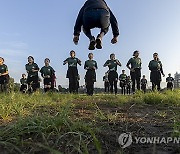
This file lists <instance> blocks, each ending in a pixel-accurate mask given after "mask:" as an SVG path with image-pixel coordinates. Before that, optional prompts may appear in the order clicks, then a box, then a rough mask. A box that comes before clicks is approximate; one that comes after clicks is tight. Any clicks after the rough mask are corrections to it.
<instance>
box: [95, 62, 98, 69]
mask: <svg viewBox="0 0 180 154" xmlns="http://www.w3.org/2000/svg"><path fill="white" fill-rule="evenodd" d="M95 67H96V69H98V66H97V62H96V61H95Z"/></svg>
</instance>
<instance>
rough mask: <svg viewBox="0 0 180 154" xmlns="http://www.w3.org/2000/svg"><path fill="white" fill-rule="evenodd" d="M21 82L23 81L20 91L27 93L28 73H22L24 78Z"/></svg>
mask: <svg viewBox="0 0 180 154" xmlns="http://www.w3.org/2000/svg"><path fill="white" fill-rule="evenodd" d="M20 83H21V87H20V91H21V92H22V93H26V91H27V78H26V74H22V78H21V79H20Z"/></svg>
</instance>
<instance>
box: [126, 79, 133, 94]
mask: <svg viewBox="0 0 180 154" xmlns="http://www.w3.org/2000/svg"><path fill="white" fill-rule="evenodd" d="M131 83H132V81H131V77H130V76H127V79H126V92H127V94H128V95H130V94H131Z"/></svg>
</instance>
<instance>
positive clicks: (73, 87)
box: [63, 50, 81, 93]
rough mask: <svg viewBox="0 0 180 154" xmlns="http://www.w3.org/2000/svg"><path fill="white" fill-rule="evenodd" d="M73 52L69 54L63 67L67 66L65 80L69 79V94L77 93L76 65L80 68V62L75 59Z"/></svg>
mask: <svg viewBox="0 0 180 154" xmlns="http://www.w3.org/2000/svg"><path fill="white" fill-rule="evenodd" d="M75 56H76V53H75V51H73V50H72V51H71V52H70V57H69V58H67V59H66V60H65V61H64V63H63V65H65V64H68V70H67V75H66V78H68V79H69V92H70V93H78V69H77V64H79V65H80V66H81V61H80V60H79V59H78V58H76V57H75Z"/></svg>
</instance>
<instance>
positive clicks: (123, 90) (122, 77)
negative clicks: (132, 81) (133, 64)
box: [119, 70, 127, 95]
mask: <svg viewBox="0 0 180 154" xmlns="http://www.w3.org/2000/svg"><path fill="white" fill-rule="evenodd" d="M126 80H127V75H126V74H125V70H122V74H121V75H120V76H119V81H120V87H121V94H124V95H125V94H126Z"/></svg>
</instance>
